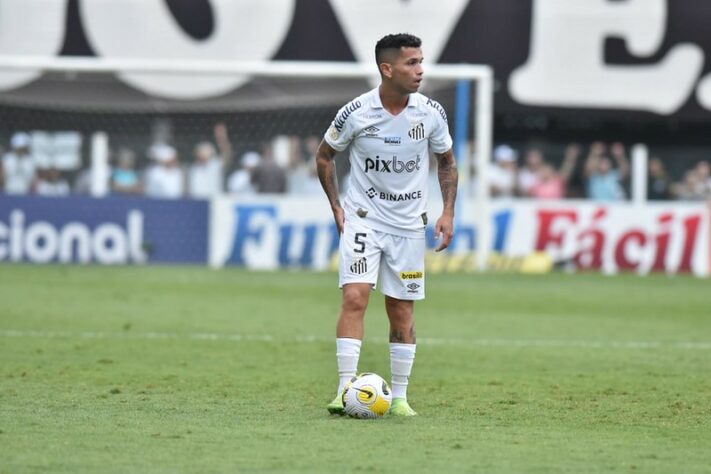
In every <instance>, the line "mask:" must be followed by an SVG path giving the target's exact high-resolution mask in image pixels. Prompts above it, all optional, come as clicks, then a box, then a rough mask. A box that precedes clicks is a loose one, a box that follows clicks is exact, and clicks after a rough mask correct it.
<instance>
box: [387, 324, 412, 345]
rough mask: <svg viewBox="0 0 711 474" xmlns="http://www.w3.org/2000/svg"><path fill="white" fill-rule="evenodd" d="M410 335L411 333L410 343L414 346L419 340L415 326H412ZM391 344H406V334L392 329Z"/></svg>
mask: <svg viewBox="0 0 711 474" xmlns="http://www.w3.org/2000/svg"><path fill="white" fill-rule="evenodd" d="M409 333H410V341H411V343H412V344H414V343H415V340H416V339H417V337H416V332H415V325H414V324H413V325H412V326H410V331H409ZM390 342H397V343H404V342H405V334H404V333H403V332H402V331H400V330H397V329H391V330H390Z"/></svg>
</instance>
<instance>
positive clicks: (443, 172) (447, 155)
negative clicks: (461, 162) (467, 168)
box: [435, 150, 459, 212]
mask: <svg viewBox="0 0 711 474" xmlns="http://www.w3.org/2000/svg"><path fill="white" fill-rule="evenodd" d="M435 157H436V158H437V177H438V178H439V187H440V188H441V189H442V202H443V203H444V210H445V211H451V212H454V201H455V199H456V198H457V181H458V179H459V174H458V172H457V162H456V161H455V159H454V153H452V150H448V151H446V152H444V153H435Z"/></svg>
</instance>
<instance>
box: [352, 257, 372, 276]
mask: <svg viewBox="0 0 711 474" xmlns="http://www.w3.org/2000/svg"><path fill="white" fill-rule="evenodd" d="M367 271H368V259H367V258H366V257H361V258H359V259H358V260H356V261H355V262H353V264H352V265H351V273H355V274H356V275H362V274H363V273H365V272H367Z"/></svg>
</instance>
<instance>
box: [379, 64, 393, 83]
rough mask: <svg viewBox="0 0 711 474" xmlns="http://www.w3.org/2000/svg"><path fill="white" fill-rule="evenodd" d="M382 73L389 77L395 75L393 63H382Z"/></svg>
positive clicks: (380, 65)
mask: <svg viewBox="0 0 711 474" xmlns="http://www.w3.org/2000/svg"><path fill="white" fill-rule="evenodd" d="M379 67H380V74H381V75H382V76H383V77H387V78H388V79H390V78H392V77H393V65H392V64H390V63H380V64H379Z"/></svg>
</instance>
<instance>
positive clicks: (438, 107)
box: [427, 99, 447, 122]
mask: <svg viewBox="0 0 711 474" xmlns="http://www.w3.org/2000/svg"><path fill="white" fill-rule="evenodd" d="M427 105H429V106H430V107H432V108H433V109H435V110H436V111H437V112H438V113H439V115H440V116H441V117H442V120H444V121H445V122H446V121H447V113H446V112H445V111H444V108H443V107H442V106H441V105H439V102H437V101H436V100H432V99H427Z"/></svg>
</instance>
